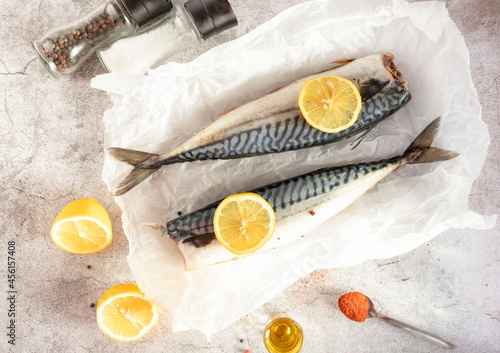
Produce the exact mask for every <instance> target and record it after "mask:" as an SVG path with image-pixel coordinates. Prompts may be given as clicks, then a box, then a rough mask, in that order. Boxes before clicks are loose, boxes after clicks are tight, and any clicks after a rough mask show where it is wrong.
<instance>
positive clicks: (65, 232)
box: [50, 198, 113, 255]
mask: <svg viewBox="0 0 500 353" xmlns="http://www.w3.org/2000/svg"><path fill="white" fill-rule="evenodd" d="M50 236H51V237H52V240H53V241H54V243H56V245H57V246H59V247H60V248H61V249H63V250H66V251H69V252H70V253H73V254H79V255H83V254H94V253H96V252H99V251H101V250H102V249H104V248H105V247H107V246H108V245H109V244H110V243H111V240H112V239H113V234H112V229H111V220H110V219H109V215H108V213H107V212H106V210H105V209H104V207H102V206H101V205H100V204H99V203H98V202H97V201H96V200H95V199H93V198H89V199H81V200H76V201H73V202H70V203H69V204H67V205H66V207H64V208H63V210H62V211H61V213H59V215H58V216H57V218H56V220H55V221H54V224H53V225H52V229H51V231H50Z"/></svg>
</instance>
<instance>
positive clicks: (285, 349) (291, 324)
mask: <svg viewBox="0 0 500 353" xmlns="http://www.w3.org/2000/svg"><path fill="white" fill-rule="evenodd" d="M303 340H304V335H303V333H302V327H300V325H299V324H298V323H297V322H295V321H294V320H292V319H291V318H289V317H287V316H283V315H279V316H278V317H276V315H273V316H272V317H271V319H270V320H269V322H268V324H267V326H266V329H265V331H264V345H265V347H266V348H267V350H268V351H269V352H271V353H298V352H300V350H301V349H302V342H303Z"/></svg>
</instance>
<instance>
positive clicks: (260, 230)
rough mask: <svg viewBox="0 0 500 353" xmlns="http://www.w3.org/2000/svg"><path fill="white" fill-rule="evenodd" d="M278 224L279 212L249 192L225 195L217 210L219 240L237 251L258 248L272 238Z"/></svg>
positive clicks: (216, 232) (242, 252) (216, 221)
mask: <svg viewBox="0 0 500 353" xmlns="http://www.w3.org/2000/svg"><path fill="white" fill-rule="evenodd" d="M275 227H276V215H275V214H274V210H273V208H272V207H271V205H269V203H268V202H267V201H266V200H264V198H262V197H261V196H259V195H257V194H254V193H250V192H249V193H243V194H235V195H232V196H229V197H227V198H225V199H224V200H223V201H222V202H221V203H220V204H219V206H218V207H217V209H216V210H215V214H214V231H215V236H216V237H217V240H218V241H219V242H220V243H221V244H222V245H223V246H224V247H225V248H226V249H227V250H229V251H230V252H232V253H233V254H237V255H245V254H249V253H252V252H255V251H257V250H259V249H260V248H261V247H262V246H263V245H264V244H265V243H267V242H268V241H269V239H271V237H272V236H273V233H274V229H275Z"/></svg>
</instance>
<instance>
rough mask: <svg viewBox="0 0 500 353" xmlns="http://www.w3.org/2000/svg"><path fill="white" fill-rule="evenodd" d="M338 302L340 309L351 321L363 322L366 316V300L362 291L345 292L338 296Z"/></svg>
mask: <svg viewBox="0 0 500 353" xmlns="http://www.w3.org/2000/svg"><path fill="white" fill-rule="evenodd" d="M338 304H339V309H340V311H342V313H344V315H345V316H347V317H348V318H349V319H351V320H353V321H358V322H363V321H365V320H366V318H367V317H368V300H366V297H365V295H364V294H363V293H360V292H350V293H346V294H344V295H342V296H341V297H340V298H339V301H338Z"/></svg>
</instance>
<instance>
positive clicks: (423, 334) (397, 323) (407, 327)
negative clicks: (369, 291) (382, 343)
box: [365, 295, 455, 349]
mask: <svg viewBox="0 0 500 353" xmlns="http://www.w3.org/2000/svg"><path fill="white" fill-rule="evenodd" d="M365 297H366V300H367V301H368V315H369V316H368V317H380V318H382V319H384V320H385V321H386V322H388V323H390V324H391V325H394V326H397V327H399V328H400V329H401V330H403V331H406V332H409V333H411V334H412V335H415V336H417V337H421V338H423V339H424V340H426V341H429V342H432V343H434V344H437V345H438V346H441V347H444V348H448V349H453V348H455V346H454V345H452V344H451V343H448V342H445V341H443V340H442V339H440V338H437V337H436V336H433V335H431V334H430V333H427V332H425V331H422V330H419V329H417V328H415V327H413V326H410V325H407V324H404V323H402V322H400V321H397V320H394V319H391V318H390V317H387V316H384V315H381V314H379V313H377V311H376V310H375V307H374V305H373V302H372V301H371V299H370V298H368V297H367V296H366V295H365Z"/></svg>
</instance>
